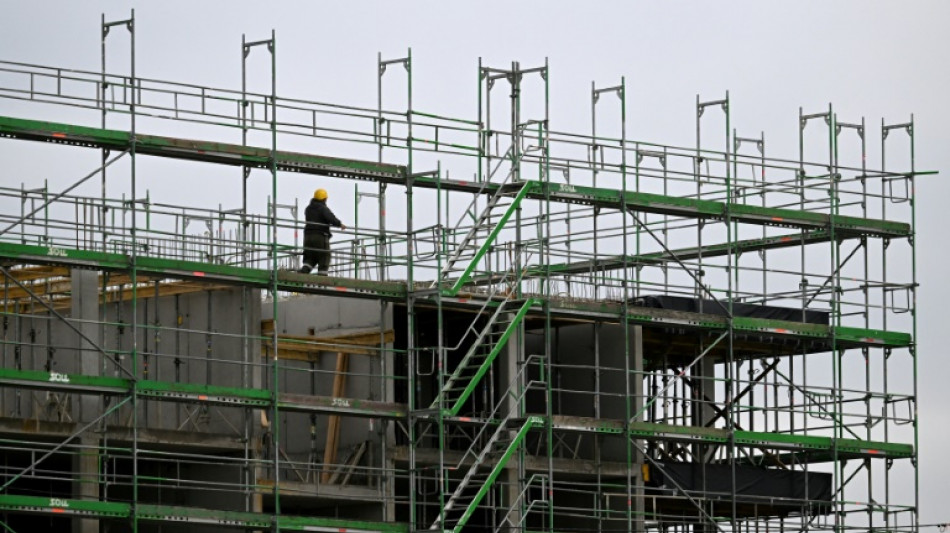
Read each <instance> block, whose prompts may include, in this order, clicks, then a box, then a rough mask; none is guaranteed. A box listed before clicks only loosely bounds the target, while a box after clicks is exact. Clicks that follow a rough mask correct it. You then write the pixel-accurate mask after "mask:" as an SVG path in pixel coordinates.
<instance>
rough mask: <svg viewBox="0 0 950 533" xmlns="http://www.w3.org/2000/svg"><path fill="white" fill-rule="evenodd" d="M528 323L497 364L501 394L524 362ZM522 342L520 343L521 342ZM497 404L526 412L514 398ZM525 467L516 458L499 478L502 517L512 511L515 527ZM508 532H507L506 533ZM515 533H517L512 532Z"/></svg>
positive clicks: (506, 396) (513, 339) (511, 339)
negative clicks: (502, 487) (501, 491)
mask: <svg viewBox="0 0 950 533" xmlns="http://www.w3.org/2000/svg"><path fill="white" fill-rule="evenodd" d="M513 316H514V313H512V314H510V315H509V316H508V317H507V318H508V319H509V320H510V319H511V318H512V317H513ZM523 339H524V323H523V322H522V323H521V324H520V325H519V326H518V330H517V332H516V334H515V335H512V336H511V337H509V338H508V343H507V346H505V348H504V349H503V350H502V351H501V353H499V354H498V357H499V358H500V360H499V361H497V363H496V368H498V371H499V378H500V379H499V380H498V387H499V390H498V394H500V395H501V394H505V393H506V392H508V391H507V389H508V385H509V384H510V383H512V380H513V379H515V377H516V376H517V375H518V371H519V370H520V368H521V367H520V365H519V364H518V363H520V362H523V361H524V358H525V355H524V353H522V352H523V350H522V347H523V346H524V341H523ZM519 341H520V342H519ZM520 385H521V384H520V383H516V384H515V385H514V386H513V387H512V391H511V392H512V393H514V394H517V392H518V391H519V390H520V389H519V387H520ZM495 399H496V401H504V402H506V405H505V406H504V407H503V408H502V411H503V412H505V413H507V412H514V413H518V411H519V410H520V409H522V407H523V406H522V405H519V402H517V401H516V399H517V398H514V397H512V395H511V394H507V395H505V396H504V397H503V398H501V397H497V398H495ZM523 472H524V465H523V464H522V462H521V461H520V460H516V458H514V457H513V458H512V459H511V461H509V462H508V465H507V466H506V467H505V471H504V472H502V474H501V475H500V476H498V481H499V482H501V483H503V484H504V486H505V490H504V492H503V495H502V498H503V500H502V504H503V505H502V507H503V510H502V511H501V515H500V516H499V518H501V516H504V514H505V513H506V512H508V510H509V509H510V510H511V514H509V515H508V521H509V522H510V523H513V524H517V523H519V522H520V521H521V513H520V512H519V509H518V508H517V507H520V503H519V501H518V496H519V495H520V494H521V490H522V489H523V487H522V486H521V479H522V477H523ZM502 531H506V529H502ZM512 531H515V529H512Z"/></svg>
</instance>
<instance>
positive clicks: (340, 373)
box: [320, 352, 350, 483]
mask: <svg viewBox="0 0 950 533" xmlns="http://www.w3.org/2000/svg"><path fill="white" fill-rule="evenodd" d="M349 358H350V354H347V353H343V352H339V353H337V354H336V375H335V376H333V397H334V398H341V397H343V393H344V389H345V388H346V368H347V365H348V363H349ZM339 444H340V415H330V418H329V421H328V424H327V446H326V448H325V449H324V451H323V473H322V474H321V475H320V481H321V482H322V483H328V482H329V481H330V477H331V476H332V475H333V472H332V471H331V470H330V466H331V465H336V457H337V449H338V447H339Z"/></svg>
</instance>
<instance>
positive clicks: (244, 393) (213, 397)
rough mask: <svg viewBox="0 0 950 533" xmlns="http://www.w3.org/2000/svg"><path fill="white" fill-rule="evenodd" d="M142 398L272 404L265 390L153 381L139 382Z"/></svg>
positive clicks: (250, 404)
mask: <svg viewBox="0 0 950 533" xmlns="http://www.w3.org/2000/svg"><path fill="white" fill-rule="evenodd" d="M138 393H139V395H140V396H148V397H157V398H164V399H171V400H184V401H199V402H207V403H217V404H228V405H244V406H250V407H265V406H268V405H270V404H271V398H270V392H269V391H267V390H263V389H244V388H239V387H221V386H218V385H203V384H198V383H169V382H161V381H152V380H140V381H139V382H138Z"/></svg>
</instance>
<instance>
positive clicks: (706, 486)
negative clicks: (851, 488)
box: [646, 463, 832, 514]
mask: <svg viewBox="0 0 950 533" xmlns="http://www.w3.org/2000/svg"><path fill="white" fill-rule="evenodd" d="M659 465H660V466H659V468H657V467H655V466H650V467H648V468H649V481H647V483H646V485H647V486H648V487H654V488H657V489H663V490H662V491H661V492H666V493H679V492H680V491H681V490H685V491H686V492H688V493H690V495H691V496H693V497H702V498H704V499H707V500H728V499H730V498H731V497H732V492H733V491H732V469H733V467H732V466H730V465H724V464H703V463H659ZM831 483H832V475H831V474H826V473H823V472H808V473H805V472H801V471H798V470H779V469H769V468H761V467H755V466H744V465H743V466H740V465H736V466H735V492H736V500H737V501H741V502H747V503H766V504H768V505H769V506H771V507H784V508H788V509H790V510H791V509H803V508H807V509H808V512H809V513H811V514H824V513H828V512H830V511H831ZM701 493H705V494H701Z"/></svg>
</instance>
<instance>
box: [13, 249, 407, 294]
mask: <svg viewBox="0 0 950 533" xmlns="http://www.w3.org/2000/svg"><path fill="white" fill-rule="evenodd" d="M0 257H2V258H5V259H14V260H21V261H24V262H38V263H47V264H61V265H68V266H88V267H94V268H96V269H102V270H127V269H128V268H129V264H130V260H131V256H129V255H125V254H117V253H110V252H99V251H91V250H77V249H73V248H61V247H56V246H37V245H31V244H19V243H11V242H0ZM135 261H136V269H137V271H138V272H139V273H141V274H151V275H164V276H168V277H171V278H184V279H192V280H199V281H207V282H221V283H233V284H241V285H246V286H252V287H256V288H267V286H268V284H269V283H270V281H271V279H272V277H273V276H272V273H271V271H270V270H264V269H255V268H246V267H238V266H231V265H220V264H214V263H203V262H198V261H184V260H179V259H167V258H161V257H149V256H147V255H137V256H135ZM277 281H278V287H279V288H280V290H286V291H299V290H303V289H306V288H309V289H311V290H325V291H328V292H332V293H335V294H355V295H359V294H360V293H372V295H373V296H374V297H383V298H404V297H405V294H406V284H405V283H401V282H387V281H370V280H359V279H351V278H341V277H332V276H311V275H308V274H297V273H294V272H278V274H277Z"/></svg>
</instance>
